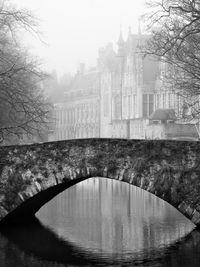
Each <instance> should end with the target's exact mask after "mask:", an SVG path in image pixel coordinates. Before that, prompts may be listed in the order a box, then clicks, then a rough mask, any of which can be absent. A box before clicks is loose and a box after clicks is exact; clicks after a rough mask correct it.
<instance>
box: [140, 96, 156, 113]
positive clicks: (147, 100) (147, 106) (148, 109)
mask: <svg viewBox="0 0 200 267" xmlns="http://www.w3.org/2000/svg"><path fill="white" fill-rule="evenodd" d="M153 105H154V98H153V94H143V99H142V115H143V117H144V118H146V117H148V116H150V115H151V113H152V112H153Z"/></svg>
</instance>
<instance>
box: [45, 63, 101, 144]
mask: <svg viewBox="0 0 200 267" xmlns="http://www.w3.org/2000/svg"><path fill="white" fill-rule="evenodd" d="M99 111H100V74H99V72H98V71H96V70H91V71H89V72H85V70H84V67H83V65H82V66H81V68H80V70H79V72H77V74H76V75H75V77H74V78H73V80H72V82H71V84H70V85H69V89H68V90H67V91H66V92H65V99H64V101H63V102H62V103H57V104H54V121H55V123H54V127H53V128H54V129H53V131H52V133H51V136H50V137H49V140H64V139H75V138H92V137H100V112H99Z"/></svg>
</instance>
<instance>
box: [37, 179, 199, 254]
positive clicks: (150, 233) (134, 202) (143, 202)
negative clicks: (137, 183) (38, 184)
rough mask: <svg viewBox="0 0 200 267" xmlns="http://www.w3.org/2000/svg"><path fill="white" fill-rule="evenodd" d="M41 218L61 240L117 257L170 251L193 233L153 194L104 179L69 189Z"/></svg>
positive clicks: (55, 200) (83, 183)
mask: <svg viewBox="0 0 200 267" xmlns="http://www.w3.org/2000/svg"><path fill="white" fill-rule="evenodd" d="M38 217H39V218H40V219H41V220H42V221H43V223H44V224H46V225H48V226H50V227H51V228H52V229H53V230H54V231H55V232H56V233H57V234H58V235H59V236H60V237H62V238H64V239H66V240H69V241H71V242H72V243H74V244H76V245H79V246H81V247H84V248H86V249H88V250H92V251H95V252H105V253H111V254H113V253H114V254H115V257H116V254H120V257H121V256H122V253H123V256H125V255H127V254H128V256H129V252H130V253H131V254H132V253H135V254H138V253H139V254H140V255H141V253H142V254H143V253H146V252H147V251H149V250H154V249H155V248H160V247H162V246H165V247H166V245H169V244H172V243H174V242H175V241H176V240H178V239H180V238H181V237H183V236H184V235H186V234H188V233H189V232H190V231H191V230H192V229H193V228H194V225H193V224H192V223H190V221H189V220H187V219H185V217H183V215H181V214H180V213H179V212H178V211H176V210H175V209H173V208H171V207H170V206H169V205H168V204H167V203H166V202H164V201H161V200H160V199H159V198H157V197H155V196H153V195H152V194H149V193H148V192H146V191H144V190H141V189H139V188H137V187H134V186H132V185H129V184H126V183H122V182H119V181H113V180H109V179H102V178H96V179H94V178H93V179H89V180H86V181H84V182H82V183H80V184H77V185H76V186H73V187H71V188H69V189H68V190H66V191H65V192H64V193H62V194H60V195H59V196H58V197H56V198H55V199H54V200H53V201H51V202H49V204H47V205H45V206H44V207H43V208H42V209H41V210H40V212H39V213H38ZM135 256H136V255H135ZM143 256H144V255H142V257H143Z"/></svg>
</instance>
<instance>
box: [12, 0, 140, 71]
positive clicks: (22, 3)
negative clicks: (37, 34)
mask: <svg viewBox="0 0 200 267" xmlns="http://www.w3.org/2000/svg"><path fill="white" fill-rule="evenodd" d="M11 2H12V3H15V5H16V6H18V7H24V8H28V9H31V10H33V12H34V14H35V15H36V16H37V17H39V19H40V30H41V31H42V32H43V37H42V39H43V40H44V41H45V43H47V44H46V45H45V44H43V43H41V42H40V41H39V40H38V39H37V38H32V37H31V36H30V35H29V36H28V37H27V39H26V42H27V44H29V45H30V47H31V52H33V53H34V54H36V55H38V56H39V57H40V58H42V59H43V62H44V67H45V68H46V69H47V70H52V69H56V70H57V72H58V74H59V75H62V74H63V73H67V72H71V73H74V72H75V71H76V70H77V67H78V65H79V63H81V62H84V63H86V65H87V66H91V65H95V63H96V58H97V56H98V49H99V48H100V47H102V46H105V45H106V44H107V43H109V42H113V43H114V45H115V44H116V42H117V39H118V36H119V31H120V25H122V31H123V34H124V37H126V35H127V31H128V27H129V26H131V28H132V31H133V32H137V29H138V17H139V15H140V14H141V13H142V12H143V11H144V2H145V0H57V1H53V0H11Z"/></svg>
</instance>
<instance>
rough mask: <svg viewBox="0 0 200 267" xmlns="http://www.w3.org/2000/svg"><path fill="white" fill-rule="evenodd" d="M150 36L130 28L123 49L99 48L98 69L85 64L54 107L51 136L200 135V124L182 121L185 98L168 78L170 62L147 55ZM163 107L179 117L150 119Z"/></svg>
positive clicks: (153, 136)
mask: <svg viewBox="0 0 200 267" xmlns="http://www.w3.org/2000/svg"><path fill="white" fill-rule="evenodd" d="M148 38H149V36H147V35H143V34H141V32H140V31H139V32H138V34H132V33H131V29H129V33H128V37H127V40H126V41H124V39H123V37H122V34H121V33H120V36H119V39H118V42H117V46H118V49H117V51H115V50H114V48H113V45H112V44H111V43H109V44H108V45H107V46H105V47H104V48H101V49H99V56H98V60H97V66H96V67H95V69H93V70H90V71H85V69H84V66H83V65H82V66H81V68H80V70H79V71H78V72H77V74H76V75H75V76H74V78H73V80H72V82H71V84H70V86H69V89H68V90H67V91H66V93H65V99H64V101H63V102H62V103H57V104H55V106H54V116H55V125H54V130H53V131H52V135H51V138H50V140H61V139H74V138H92V137H93V138H94V137H103V138H131V139H175V138H181V136H182V137H186V136H187V137H189V136H190V135H191V137H192V138H198V134H197V128H196V127H195V126H194V125H192V126H189V124H186V123H180V122H178V121H177V119H178V118H180V117H182V115H183V112H184V101H183V99H182V98H181V97H180V96H179V95H178V94H175V93H174V92H173V91H172V90H170V89H169V88H167V87H165V85H164V83H163V82H162V80H163V76H164V74H165V72H166V71H167V70H166V68H167V66H166V65H165V64H163V63H161V62H160V61H158V60H157V59H155V58H153V57H150V56H144V55H143V54H142V53H141V48H142V47H143V46H144V45H145V43H146V42H147V40H148ZM163 110H173V112H174V114H175V117H176V119H174V120H173V122H171V123H170V124H168V120H166V121H164V122H163V121H162V122H161V121H160V122H159V120H158V121H157V122H156V123H155V121H154V120H151V119H150V117H151V115H152V114H153V113H154V112H156V114H158V113H159V112H161V113H162V111H163ZM158 124H159V125H158Z"/></svg>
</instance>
